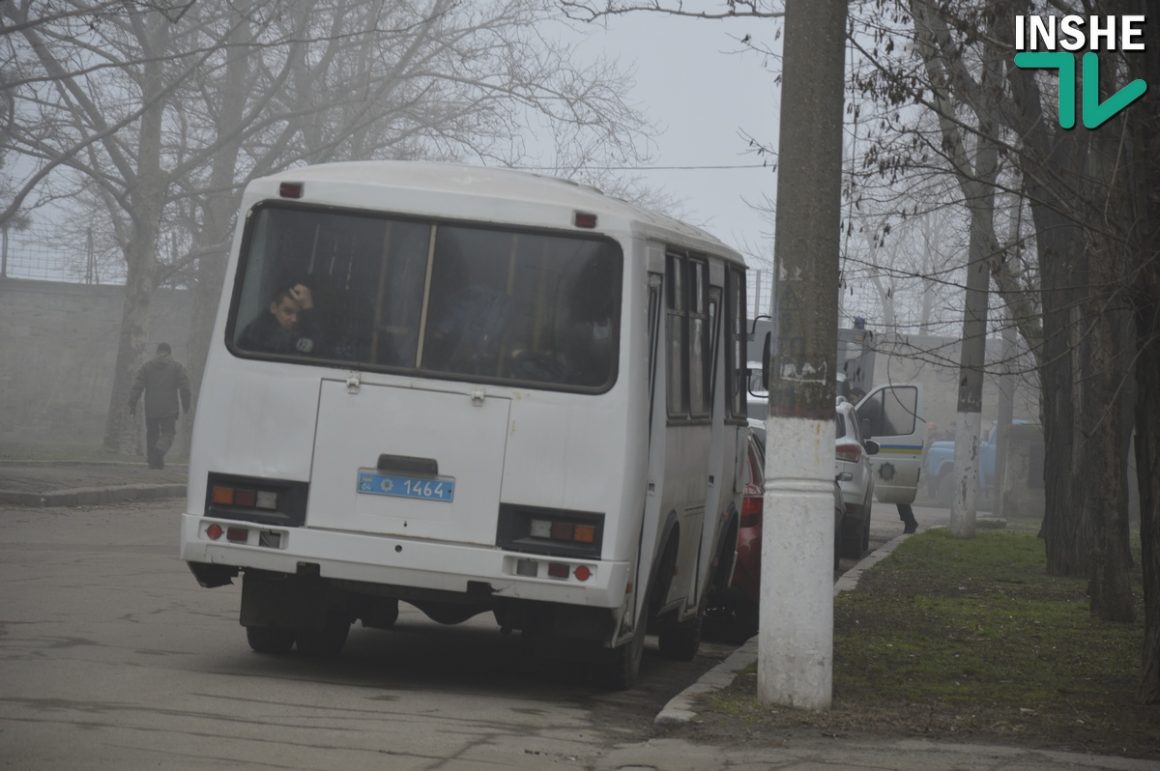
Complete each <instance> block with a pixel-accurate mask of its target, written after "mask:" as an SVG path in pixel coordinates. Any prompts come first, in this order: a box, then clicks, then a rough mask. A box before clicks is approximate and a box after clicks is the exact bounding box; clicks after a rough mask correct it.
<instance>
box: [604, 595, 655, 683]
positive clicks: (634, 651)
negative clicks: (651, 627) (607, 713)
mask: <svg viewBox="0 0 1160 771" xmlns="http://www.w3.org/2000/svg"><path fill="white" fill-rule="evenodd" d="M648 600H649V598H648V596H647V595H646V596H645V597H644V601H643V602H642V603H641V614H640V618H639V619H637V622H636V629H635V631H633V633H632V639H630V640H629V641H628V642H626V643H625V644H624V645H621V646H620V647H617V648H613V649H612V650H610V651H604V654H605V657H604V658H603V660H601V661H600V662H599V663H598V671H597V677H598V679H599V680H600V682H601V684H603V685H604V687H605V688H607V689H609V690H611V691H625V690H628V689H629V688H631V687H632V686H634V685H636V681H637V678H638V677H639V676H640V662H641V659H643V658H644V638H645V636H646V635H647V633H648Z"/></svg>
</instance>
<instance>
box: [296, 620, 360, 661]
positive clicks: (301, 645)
mask: <svg viewBox="0 0 1160 771" xmlns="http://www.w3.org/2000/svg"><path fill="white" fill-rule="evenodd" d="M348 634H350V621H349V620H348V619H347V618H346V617H344V616H341V615H338V614H335V613H331V614H330V615H328V616H327V617H326V621H325V622H324V623H323V624H322V626H320V627H308V628H306V629H300V630H298V652H299V653H301V654H302V655H303V656H309V657H310V658H313V659H332V658H335V657H336V656H338V654H340V653H342V648H343V646H345V645H346V636H347V635H348Z"/></svg>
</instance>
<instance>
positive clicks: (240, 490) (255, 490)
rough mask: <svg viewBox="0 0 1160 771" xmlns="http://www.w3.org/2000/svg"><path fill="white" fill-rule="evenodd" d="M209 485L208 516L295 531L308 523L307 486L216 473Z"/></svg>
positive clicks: (210, 479)
mask: <svg viewBox="0 0 1160 771" xmlns="http://www.w3.org/2000/svg"><path fill="white" fill-rule="evenodd" d="M207 481H208V485H207V487H208V489H207V490H206V501H205V504H206V505H205V514H206V516H209V517H213V518H214V519H234V520H237V519H240V520H245V521H248V522H259V523H263V524H268V525H284V526H291V527H293V526H299V525H302V524H303V523H304V522H305V521H306V498H307V491H308V489H309V485H308V484H307V483H306V482H291V481H285V480H281V479H262V478H260V477H235V476H227V475H225V474H218V473H216V472H215V473H210V474H209V479H208V480H207Z"/></svg>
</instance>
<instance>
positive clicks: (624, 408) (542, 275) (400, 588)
mask: <svg viewBox="0 0 1160 771" xmlns="http://www.w3.org/2000/svg"><path fill="white" fill-rule="evenodd" d="M744 300H745V265H744V262H743V260H742V258H741V257H740V255H738V254H737V253H735V252H734V251H732V250H731V249H729V248H728V247H726V246H725V245H724V244H722V243H721V242H719V241H717V240H716V239H714V238H712V237H711V236H709V235H707V234H706V233H704V232H702V231H700V230H698V229H696V228H693V227H690V226H688V225H684V224H682V223H680V222H677V221H675V220H672V219H670V218H667V217H663V216H660V215H657V214H652V213H649V212H646V211H643V210H641V209H639V208H637V207H635V206H632V205H630V204H628V203H625V202H623V201H620V200H617V199H614V198H610V197H608V196H605V195H602V194H601V193H600V192H599V191H597V190H595V189H593V188H588V187H584V186H580V185H576V184H574V183H570V182H566V181H562V180H558V179H552V178H546V177H542V176H537V175H533V174H527V173H521V172H513V171H504V170H494V169H484V168H477V167H466V166H452V165H444V164H429V163H407V162H367V163H339V164H329V165H321V166H314V167H308V168H299V169H294V170H291V171H287V172H285V173H283V174H279V175H276V176H272V177H267V178H263V179H259V180H256V181H254V182H252V183H251V184H250V185H249V186H248V187H247V188H246V191H245V194H244V197H243V201H242V209H241V213H240V216H239V223H238V227H237V232H236V235H235V242H234V246H233V249H232V251H231V256H230V260H229V263H228V268H227V279H226V288H225V297H224V300H223V302H222V304H221V310H220V313H219V315H218V318H217V321H216V326H215V331H214V336H213V342H212V345H211V350H210V353H209V358H208V361H207V365H206V370H205V377H204V382H203V385H202V388H201V395H200V401H199V405H198V409H197V416H196V420H195V425H194V436H193V447H192V456H191V459H190V467H189V474H190V477H189V494H188V501H187V504H186V510H185V513H184V515H183V519H182V527H181V556H182V559H184V560H186V561H187V562H188V564H189V566H190V568H191V569H192V571H193V573H194V575H195V576H196V578H197V579H198V581H199V582H200V583H201V584H202V585H203V586H207V587H208V586H220V585H223V584H227V583H230V582H231V580H232V579H233V578H234V577H237V576H238V575H239V574H240V575H241V580H242V600H241V624H242V625H243V626H244V627H245V628H246V632H247V638H248V641H249V644H250V646H251V647H252V648H253V649H254V650H256V651H258V652H263V653H285V652H288V651H289V650H291V648H293V647H295V646H297V649H298V651H299V652H300V653H303V654H306V655H314V656H329V655H337V654H338V653H339V652H340V651H341V649H342V647H343V645H344V643H345V641H346V638H347V634H348V631H349V627H350V625H351V623H352V622H353V621H355V620H361V622H362V623H363V625H364V626H368V627H379V628H385V627H389V626H390V625H391V624H392V623H394V621H395V619H396V617H397V615H398V602H399V601H400V600H403V601H405V602H407V603H410V604H412V605H414V606H416V607H418V608H419V609H420V610H422V611H423V612H424V613H426V614H427V615H428V616H429V617H431V618H432V619H434V620H435V621H438V622H442V623H459V622H461V621H464V620H466V619H468V618H470V617H472V616H474V615H476V614H478V613H482V612H492V613H494V615H495V618H496V621H497V623H498V625H499V626H500V627H501V628H502V629H503V630H505V631H507V630H521V631H522V633H523V634H524V636H525V637H527V638H529V639H530V640H531V641H532V642H534V643H536V644H537V648H539V647H541V646H542V648H543V650H544V651H546V652H548V653H550V654H554V655H560V656H567V657H583V658H584V659H585V660H586V661H588V662H590V663H591V664H592V665H593V666H594V667H595V669H596V672H597V673H598V674H599V675H600V676H601V677H602V679H603V680H604V681H605V682H607V684H609V685H610V686H612V687H628V686H629V685H631V684H632V682H633V681H634V679H635V678H636V675H637V672H638V669H639V665H640V660H641V652H642V649H643V646H644V636H645V633H646V631H651V632H654V633H656V634H657V635H658V636H659V646H660V651H661V653H662V654H664V655H667V656H670V657H674V658H680V659H690V658H692V657H693V656H694V655H695V654H696V651H697V646H698V644H699V640H700V626H701V618H702V616H703V614H704V603H705V598H706V597H707V596H708V593H709V591H710V589H711V588H712V586H713V585H715V584H724V583H725V582H727V581H728V579H729V573H730V571H731V570H732V564H733V556H734V551H735V541H736V529H737V517H738V510H739V506H740V496H741V493H742V492H743V490H742V487H743V480H742V479H741V473H740V470H741V463H742V462H743V461H744V458H745V451H746V443H745V432H746V430H747V428H746V403H745V402H746V400H745V393H746V392H745V383H746V378H745V375H746V371H745V364H746V362H745V342H746V324H745V301H744Z"/></svg>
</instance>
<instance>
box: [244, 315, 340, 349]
mask: <svg viewBox="0 0 1160 771" xmlns="http://www.w3.org/2000/svg"><path fill="white" fill-rule="evenodd" d="M319 337H320V335H319V334H318V329H317V324H316V322H315V319H314V314H313V312H311V311H303V312H302V313H301V314H300V315H299V322H298V329H297V331H295V332H289V331H287V330H285V329H283V328H282V326H281V325H279V324H278V320H277V319H275V318H274V316H273V314H271V313H263V314H262V315H261V316H259V317H258V318H256V319H254V320H253V321H251V322H250V323H249V324H247V325H246V328H245V329H243V330H242V334H241V335H240V336H239V337H238V347H239V348H241V349H243V350H246V351H259V352H261V353H278V354H304V353H313V354H315V355H318V354H320V353H321V352H322V351H321V346H320V345H319Z"/></svg>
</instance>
